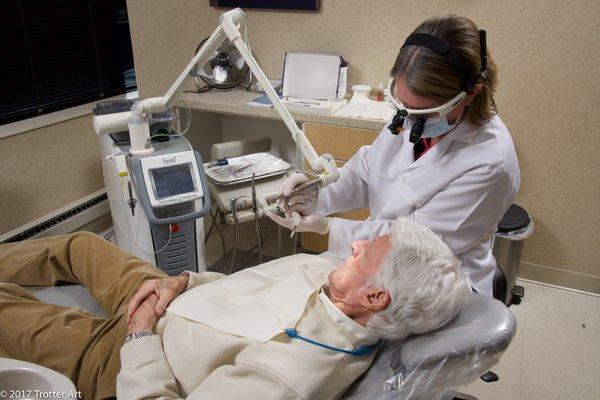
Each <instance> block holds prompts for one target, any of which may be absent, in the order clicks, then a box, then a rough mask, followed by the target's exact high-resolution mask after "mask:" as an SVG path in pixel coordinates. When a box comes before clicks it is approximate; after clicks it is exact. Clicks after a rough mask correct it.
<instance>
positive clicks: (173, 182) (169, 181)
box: [151, 164, 196, 199]
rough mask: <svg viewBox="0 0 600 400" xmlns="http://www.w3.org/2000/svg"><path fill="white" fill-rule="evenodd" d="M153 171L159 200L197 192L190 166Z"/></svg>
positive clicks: (182, 165)
mask: <svg viewBox="0 0 600 400" xmlns="http://www.w3.org/2000/svg"><path fill="white" fill-rule="evenodd" d="M151 171H152V178H153V179H154V187H155V188H156V197H157V198H158V199H162V198H164V197H170V196H175V195H178V194H183V193H189V192H193V191H195V190H196V189H195V187H194V179H192V172H191V170H190V165H189V164H179V165H173V166H171V167H164V168H157V169H153V170H151Z"/></svg>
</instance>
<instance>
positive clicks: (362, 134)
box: [302, 124, 379, 253]
mask: <svg viewBox="0 0 600 400" xmlns="http://www.w3.org/2000/svg"><path fill="white" fill-rule="evenodd" d="M304 132H305V133H306V136H307V137H308V140H309V141H310V142H311V143H312V145H313V146H314V148H315V150H316V151H317V153H318V154H323V153H329V154H331V155H333V157H334V158H335V160H336V163H337V165H338V167H341V166H343V165H344V163H345V162H346V161H348V160H349V159H350V158H351V157H352V156H353V155H354V153H356V152H357V151H358V149H360V147H361V146H366V145H369V144H371V143H373V141H374V140H375V138H377V135H378V134H379V132H377V131H370V130H365V129H356V128H346V127H341V126H332V125H321V124H304ZM333 216H336V217H340V218H346V219H352V220H364V219H366V218H368V217H369V210H368V209H367V208H363V209H360V210H353V211H348V212H344V213H339V214H334V215H333ZM328 240H329V235H318V234H316V233H304V234H303V235H302V247H304V248H305V249H307V250H311V251H315V252H319V253H322V252H324V251H326V250H327V243H328Z"/></svg>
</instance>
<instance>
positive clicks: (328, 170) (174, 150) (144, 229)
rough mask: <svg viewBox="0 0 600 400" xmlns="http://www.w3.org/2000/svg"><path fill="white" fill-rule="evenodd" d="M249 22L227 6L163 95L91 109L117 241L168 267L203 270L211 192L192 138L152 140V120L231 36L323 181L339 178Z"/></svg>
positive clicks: (171, 104) (175, 271)
mask: <svg viewBox="0 0 600 400" xmlns="http://www.w3.org/2000/svg"><path fill="white" fill-rule="evenodd" d="M245 23H246V22H245V15H244V13H243V11H242V10H241V9H239V8H236V9H234V10H231V11H228V12H226V13H223V14H222V15H221V18H220V22H219V26H218V27H217V29H216V30H215V31H214V32H213V33H212V35H211V36H210V37H209V38H208V40H206V41H205V42H204V44H203V45H202V47H201V48H200V50H199V51H198V52H197V53H196V55H195V56H194V57H193V58H192V60H191V61H190V62H189V64H188V65H187V66H186V67H185V68H184V70H183V71H182V72H181V74H180V75H179V77H178V78H177V79H176V81H175V82H174V83H173V85H172V86H171V87H170V88H169V90H168V91H167V93H166V94H165V95H164V96H162V97H152V98H148V99H143V100H139V101H137V102H135V103H134V104H133V106H132V107H131V109H130V111H124V112H116V113H111V114H105V115H95V116H94V129H95V131H96V133H97V134H98V135H100V147H101V153H102V155H103V171H104V179H105V183H106V186H107V192H108V197H109V202H110V206H111V212H112V218H113V224H114V229H115V237H116V241H117V245H119V246H120V247H122V248H123V249H125V250H127V251H129V252H131V253H133V254H135V255H136V256H138V257H140V258H142V259H143V260H146V261H148V262H150V263H153V264H155V265H157V266H158V267H160V268H162V269H163V270H165V271H166V272H167V273H169V274H178V273H180V272H181V271H183V270H192V271H203V270H205V269H206V264H205V259H204V237H203V236H204V232H203V225H202V219H201V217H203V216H204V215H206V214H207V213H208V212H210V206H211V204H210V195H209V191H208V189H207V185H206V177H205V175H204V169H203V167H202V159H201V157H200V155H199V154H198V153H197V152H195V151H194V150H193V149H192V148H191V146H190V144H189V143H188V142H187V140H186V139H185V138H184V137H182V136H181V135H167V136H168V140H167V141H165V142H153V141H152V137H151V134H150V127H151V125H152V123H153V120H154V119H156V116H157V115H160V114H161V113H164V112H166V111H169V110H172V109H173V107H174V106H175V102H176V101H177V99H178V98H179V96H180V95H181V92H182V86H183V83H184V81H185V80H186V78H187V77H188V75H190V74H192V73H194V72H195V70H196V69H197V66H198V65H204V64H205V63H206V62H207V61H208V60H209V58H210V57H211V56H212V54H213V53H214V51H215V50H216V49H217V48H218V47H219V46H220V45H221V43H222V42H223V41H224V40H225V39H226V38H229V40H231V42H232V43H233V44H234V45H235V46H236V47H237V49H238V50H239V52H240V54H241V55H242V57H243V58H244V60H245V62H246V63H247V64H248V66H249V67H250V70H251V71H252V73H253V74H254V76H255V78H256V79H257V80H258V82H259V83H260V85H261V86H262V88H263V89H264V90H265V93H266V94H267V96H268V97H269V99H270V100H271V101H272V103H273V105H274V108H275V110H276V111H277V112H278V114H279V115H280V117H281V118H282V120H283V122H284V123H285V125H286V127H287V128H288V130H289V131H290V133H291V134H292V138H293V139H294V141H295V142H296V146H297V150H299V153H300V152H301V154H302V155H303V156H304V158H305V160H306V161H307V162H308V164H309V165H310V168H311V169H312V170H314V171H316V175H317V177H318V179H319V181H320V186H322V187H323V186H327V185H328V184H330V183H333V182H335V181H336V180H337V179H338V177H339V172H338V170H337V167H336V164H335V161H334V159H333V157H331V156H330V155H327V154H324V155H322V156H319V155H318V154H317V153H316V152H315V150H314V148H313V147H312V145H311V144H310V142H309V141H308V138H307V137H306V135H305V134H304V132H303V131H302V129H300V128H299V127H298V125H297V124H296V122H295V121H294V119H293V118H292V116H291V115H290V113H289V112H288V110H287V109H286V108H285V107H284V106H283V104H282V103H281V100H280V99H279V97H278V96H277V94H276V93H275V91H274V90H273V88H272V87H271V85H270V84H269V82H268V80H267V78H266V76H265V74H264V73H263V71H262V70H261V68H260V67H259V66H258V64H257V62H256V60H255V59H254V57H253V56H252V54H251V53H250V50H249V49H248V47H247V46H246V43H245V41H244V40H243V38H242V35H241V34H240V28H245ZM125 131H129V140H130V142H129V144H126V145H117V144H116V143H112V144H111V141H110V140H109V139H108V134H116V133H119V132H125Z"/></svg>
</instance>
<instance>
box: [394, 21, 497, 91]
mask: <svg viewBox="0 0 600 400" xmlns="http://www.w3.org/2000/svg"><path fill="white" fill-rule="evenodd" d="M409 45H416V46H424V47H427V48H429V49H431V50H433V51H435V52H436V53H438V54H439V55H441V56H442V57H444V58H445V59H446V61H447V62H448V64H450V66H451V67H452V69H453V70H454V72H456V75H458V79H460V88H461V90H463V91H465V92H467V93H469V92H472V91H473V88H474V87H475V84H476V83H477V81H478V80H479V78H480V77H481V76H482V75H483V74H484V72H485V69H486V68H487V54H486V51H487V50H486V37H485V30H483V29H482V30H480V31H479V45H480V52H481V70H480V71H479V72H477V73H473V71H472V69H471V68H470V67H469V63H468V62H467V60H466V59H465V57H463V56H462V54H460V53H459V52H458V51H457V50H456V49H455V48H454V47H452V46H451V45H450V43H448V42H447V41H446V40H444V39H442V38H439V37H437V36H434V35H430V34H428V33H413V34H411V35H410V36H409V37H408V38H406V41H405V42H404V44H403V45H402V47H404V46H409Z"/></svg>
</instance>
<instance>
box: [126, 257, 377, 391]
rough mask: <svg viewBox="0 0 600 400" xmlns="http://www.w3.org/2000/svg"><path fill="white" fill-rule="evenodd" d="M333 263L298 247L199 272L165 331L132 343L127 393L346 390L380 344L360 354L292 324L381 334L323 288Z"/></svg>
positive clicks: (323, 332)
mask: <svg viewBox="0 0 600 400" xmlns="http://www.w3.org/2000/svg"><path fill="white" fill-rule="evenodd" d="M333 267H334V264H333V263H332V262H330V261H326V260H325V259H324V258H322V257H319V256H311V255H295V256H291V257H286V258H283V259H279V260H275V262H271V263H266V264H263V265H262V266H260V267H257V268H252V269H250V270H246V271H247V272H246V271H242V272H240V273H237V274H234V275H231V276H228V277H225V278H223V279H219V280H215V279H217V278H219V277H220V276H218V275H216V274H214V273H203V274H192V276H191V279H190V285H189V290H188V291H186V293H184V294H182V295H181V296H180V297H178V298H177V299H176V300H175V301H174V302H173V304H172V306H171V307H169V309H168V310H167V313H166V315H165V316H164V317H163V318H161V319H160V320H159V322H158V324H157V327H156V332H157V335H154V336H149V337H144V338H141V339H137V340H133V341H131V342H129V343H126V344H125V345H124V346H123V347H122V349H121V363H122V369H121V372H120V373H119V376H118V378H117V394H118V396H119V398H122V399H127V400H135V399H149V398H152V399H155V398H158V399H182V398H186V399H203V400H205V399H219V400H220V399H334V398H338V397H340V396H341V395H342V394H343V393H344V391H345V390H346V388H347V387H348V386H349V385H350V384H351V383H352V382H353V381H354V380H355V379H357V378H358V377H359V376H360V375H361V374H362V373H363V372H364V371H365V370H366V369H367V368H368V367H369V365H370V364H371V362H372V360H373V357H374V355H375V353H374V352H373V353H370V354H368V355H365V356H352V355H349V354H345V353H343V352H339V351H333V350H328V349H324V348H321V347H318V346H315V345H313V344H310V343H306V342H304V341H302V340H299V339H293V338H290V337H288V336H287V335H286V334H285V333H283V329H285V328H286V327H294V328H296V329H297V331H298V332H299V333H300V334H301V335H303V336H305V337H308V338H310V339H313V340H316V341H318V342H321V343H325V344H327V345H329V346H334V347H337V348H341V349H345V350H355V349H357V348H359V347H361V346H364V345H367V344H372V343H373V342H374V341H376V340H377V338H376V337H375V336H373V335H372V334H371V333H370V332H369V331H368V329H366V328H364V327H362V326H361V325H359V324H357V323H356V322H354V321H353V320H352V319H350V318H348V317H347V316H345V315H344V314H343V313H341V312H340V311H339V310H338V309H337V308H336V307H335V305H334V304H332V303H331V301H330V300H329V299H328V298H327V296H325V295H324V294H322V293H321V294H320V293H319V291H320V289H321V288H322V287H323V285H324V284H325V283H326V282H327V276H328V274H329V272H330V271H331V270H332V269H333ZM243 272H246V273H245V274H243ZM239 275H241V276H242V278H243V279H242V278H239V277H238V276H239ZM211 281H212V282H211ZM299 302H302V303H301V304H300V305H299V304H298V303H299ZM236 306H238V307H236ZM298 309H300V312H299V313H298V312H297V311H296V310H298ZM218 310H220V312H219V311H218Z"/></svg>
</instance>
